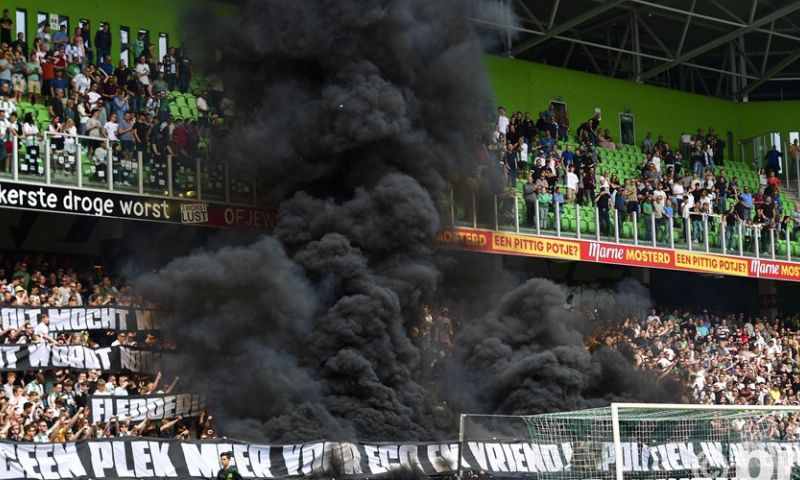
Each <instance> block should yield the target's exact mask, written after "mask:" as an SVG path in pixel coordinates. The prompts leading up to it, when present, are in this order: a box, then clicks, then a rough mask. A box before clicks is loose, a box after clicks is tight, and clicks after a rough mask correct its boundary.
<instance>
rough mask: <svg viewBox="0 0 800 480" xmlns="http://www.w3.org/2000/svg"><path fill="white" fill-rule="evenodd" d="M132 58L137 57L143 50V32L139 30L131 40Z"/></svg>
mask: <svg viewBox="0 0 800 480" xmlns="http://www.w3.org/2000/svg"><path fill="white" fill-rule="evenodd" d="M132 46H133V58H139V57H141V56H142V54H143V53H144V51H145V46H146V45H145V39H144V32H139V33H138V34H137V35H136V40H134V41H133V44H132Z"/></svg>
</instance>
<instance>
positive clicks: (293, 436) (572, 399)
mask: <svg viewBox="0 0 800 480" xmlns="http://www.w3.org/2000/svg"><path fill="white" fill-rule="evenodd" d="M485 11H491V10H485ZM485 11H484V10H481V5H479V4H475V3H473V2H467V1H461V0H437V1H433V2H431V1H428V0H402V1H393V2H383V1H377V0H335V1H333V0H331V1H315V2H297V1H289V0H285V1H284V0H280V1H279V0H251V1H250V2H248V3H247V4H246V5H244V7H243V8H242V9H241V11H240V12H238V13H237V14H236V15H234V16H233V17H232V18H228V19H225V18H224V17H223V18H222V19H221V18H220V17H218V16H214V15H212V14H210V13H209V12H202V11H193V12H188V14H187V19H186V22H185V23H186V25H187V28H188V30H189V31H188V33H189V34H190V38H194V39H195V40H196V41H195V43H194V44H195V45H201V46H205V49H204V50H205V51H207V52H213V53H210V54H209V55H208V59H207V65H206V66H207V67H208V68H211V69H212V70H213V71H215V72H216V73H218V74H219V75H220V76H221V78H222V80H223V82H224V86H225V90H226V92H227V93H228V94H230V95H232V96H233V100H234V103H235V105H236V106H237V115H238V116H239V117H240V118H241V119H242V120H240V121H239V122H238V123H236V124H235V125H234V126H233V127H232V128H231V129H230V131H229V134H228V135H227V137H226V138H224V139H223V142H224V148H216V149H215V155H217V156H223V157H224V159H225V160H226V161H228V162H232V163H236V162H239V163H245V164H248V165H249V166H250V167H253V168H255V169H257V171H258V172H259V182H260V183H261V184H262V185H263V186H264V187H265V188H266V191H267V192H269V195H270V200H271V202H272V203H273V204H274V205H277V206H278V208H279V216H278V221H277V225H276V228H275V231H274V235H273V236H270V237H264V238H261V239H259V240H258V241H256V242H255V243H252V244H248V245H239V246H228V247H222V248H211V247H209V248H208V249H207V250H204V251H200V252H194V253H192V254H190V255H189V256H188V257H185V258H181V259H177V260H174V261H173V262H172V263H171V264H169V265H168V266H167V267H166V268H164V269H163V270H162V271H160V272H159V273H157V274H153V275H150V276H147V277H144V278H142V279H141V280H140V287H141V289H142V290H143V292H144V293H145V295H146V296H147V297H149V298H150V299H152V300H153V301H155V302H157V303H158V304H159V305H161V306H163V307H166V308H170V309H173V310H174V311H175V312H176V321H177V322H178V325H176V326H178V327H180V328H181V329H182V330H183V331H184V332H185V338H186V339H185V340H184V345H183V353H182V354H181V356H180V360H179V361H178V362H177V363H176V365H174V368H175V369H176V370H180V371H181V372H182V375H185V378H187V380H188V381H189V382H192V383H193V384H194V385H196V386H197V387H198V388H202V389H203V391H206V392H208V393H209V396H210V400H211V403H212V404H213V405H215V408H214V411H215V415H216V416H217V417H218V420H219V423H220V426H221V428H222V429H223V430H224V431H225V432H226V433H227V434H228V435H229V436H230V437H234V438H242V439H253V438H257V439H261V440H267V441H271V442H289V441H301V440H311V439H319V438H328V439H350V438H358V439H361V440H425V439H432V438H437V437H447V438H452V437H454V436H455V434H456V431H455V430H454V426H453V424H452V423H449V422H447V421H445V422H444V424H442V423H441V422H438V423H437V422H434V421H433V418H434V417H437V416H440V415H441V410H442V405H448V407H447V408H448V409H450V411H451V413H454V414H455V413H458V412H459V411H461V410H471V411H480V412H485V413H492V412H498V413H536V412H541V411H550V410H553V409H563V408H581V407H585V406H591V405H597V404H598V403H602V402H603V401H608V400H609V399H613V398H639V399H642V397H643V395H640V394H639V392H641V391H652V389H651V388H650V387H651V386H650V385H648V384H647V381H646V380H644V379H640V378H638V377H637V376H635V375H634V374H633V372H632V371H629V369H626V367H624V365H626V363H625V362H624V361H622V360H621V357H619V356H618V354H616V353H612V352H611V351H606V350H603V349H601V350H597V351H595V352H594V353H589V352H588V351H587V350H586V348H585V347H584V345H583V337H582V335H583V334H584V332H585V331H586V330H587V329H589V328H590V325H591V322H593V321H598V317H602V316H603V315H604V314H605V313H604V311H601V310H598V311H597V312H595V311H594V309H595V307H593V308H592V310H591V311H590V312H588V311H581V310H580V308H579V307H574V308H572V309H571V310H570V309H568V308H565V302H566V301H567V295H568V292H566V291H565V290H564V289H562V288H561V287H558V286H556V285H555V284H553V283H551V282H549V281H546V280H531V281H529V282H527V283H524V284H523V285H521V286H517V285H516V284H514V282H513V281H511V280H509V276H508V275H507V274H504V273H502V272H496V271H495V272H496V273H493V270H492V269H486V268H484V265H483V264H482V263H481V262H475V263H472V262H471V261H469V262H464V261H462V260H463V258H460V257H451V256H450V255H453V254H451V253H449V252H443V251H438V250H437V249H436V248H435V244H434V239H435V235H436V232H437V231H438V230H439V228H440V212H439V205H441V204H442V202H443V200H444V199H445V198H446V196H447V195H448V188H449V185H450V184H451V183H452V182H462V183H463V182H465V181H467V180H469V179H472V181H473V182H474V181H475V180H474V179H475V177H476V172H477V170H478V165H477V162H476V160H475V155H474V152H475V150H476V149H477V148H478V147H479V146H480V143H479V138H480V135H481V134H482V133H483V132H484V131H485V130H486V128H485V123H486V114H487V112H488V113H490V112H492V110H493V100H492V95H491V88H490V85H489V82H488V79H487V77H486V74H485V72H484V70H483V65H482V58H481V45H480V43H479V40H478V38H477V37H476V35H475V33H474V32H473V30H472V28H471V26H470V23H469V22H468V20H467V17H468V16H470V15H479V14H480V13H481V12H485ZM487 188H488V187H487ZM471 280H476V282H472V281H471ZM467 281H470V282H469V283H470V285H472V286H470V287H468V286H467ZM462 287H463V290H461V292H463V293H462V295H463V297H462V295H459V291H460V289H461V288H462ZM470 289H471V290H470ZM471 293H474V295H472V294H471ZM501 294H503V295H501ZM587 295H588V296H587ZM587 295H584V296H583V297H581V298H584V299H585V300H583V301H585V302H588V303H592V302H594V303H603V302H597V301H596V299H590V296H591V295H595V294H587ZM596 295H600V294H596ZM634 296H635V295H634ZM635 297H636V298H639V297H638V296H635ZM609 300H611V301H613V302H612V304H609V305H612V306H611V307H610V308H623V307H622V303H624V302H627V301H628V300H629V298H628V297H625V296H624V295H610V296H609ZM431 301H438V302H452V303H453V305H454V310H455V311H457V312H458V315H459V316H460V317H461V318H462V319H464V320H463V322H462V325H461V327H460V331H459V332H457V334H456V344H457V345H456V348H455V350H454V352H453V358H451V359H450V361H449V365H450V366H449V367H448V368H449V369H450V372H451V373H452V374H451V375H447V378H448V381H447V383H443V384H442V385H440V387H441V388H438V387H436V386H430V385H426V384H424V383H423V382H421V381H419V378H420V372H421V370H422V369H423V368H424V365H423V362H422V357H421V355H420V351H419V349H418V348H417V347H416V346H415V345H414V343H413V342H412V339H411V338H410V337H409V335H408V333H407V332H408V331H409V325H410V324H411V323H413V321H414V319H415V318H416V317H417V316H418V315H419V310H420V305H421V304H422V303H424V302H431ZM637 302H639V303H641V300H635V301H633V302H631V305H630V307H631V308H638V307H639V306H641V307H642V308H643V307H645V306H646V305H639V303H637ZM579 303H580V300H579V301H576V305H577V304H579ZM594 303H593V304H594ZM625 308H628V307H625ZM445 387H446V388H445ZM645 399H646V398H645Z"/></svg>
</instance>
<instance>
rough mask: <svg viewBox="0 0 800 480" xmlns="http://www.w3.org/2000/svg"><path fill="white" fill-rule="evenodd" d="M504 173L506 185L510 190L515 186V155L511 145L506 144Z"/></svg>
mask: <svg viewBox="0 0 800 480" xmlns="http://www.w3.org/2000/svg"><path fill="white" fill-rule="evenodd" d="M504 161H505V172H506V175H507V179H506V185H507V186H508V187H510V188H514V187H516V186H517V153H516V151H515V149H514V146H513V145H512V144H510V143H509V144H506V151H505V158H504Z"/></svg>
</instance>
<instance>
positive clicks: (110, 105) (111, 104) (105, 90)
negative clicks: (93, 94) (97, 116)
mask: <svg viewBox="0 0 800 480" xmlns="http://www.w3.org/2000/svg"><path fill="white" fill-rule="evenodd" d="M118 91H119V88H118V87H117V78H116V77H114V76H113V75H109V76H107V77H106V78H105V79H104V80H103V85H102V87H101V89H100V95H101V96H102V99H103V100H102V103H103V106H104V107H105V111H106V115H107V116H108V115H110V114H111V112H113V111H115V110H116V100H117V92H118ZM117 118H119V116H118V117H117Z"/></svg>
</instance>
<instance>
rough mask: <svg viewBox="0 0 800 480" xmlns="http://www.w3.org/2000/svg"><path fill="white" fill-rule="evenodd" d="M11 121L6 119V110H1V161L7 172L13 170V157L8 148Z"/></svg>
mask: <svg viewBox="0 0 800 480" xmlns="http://www.w3.org/2000/svg"><path fill="white" fill-rule="evenodd" d="M9 126H10V125H9V123H8V120H7V119H6V111H5V110H0V163H1V164H2V165H3V167H4V169H5V170H4V171H5V172H7V173H8V172H11V159H10V155H8V150H7V149H6V143H7V142H8V138H9Z"/></svg>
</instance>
